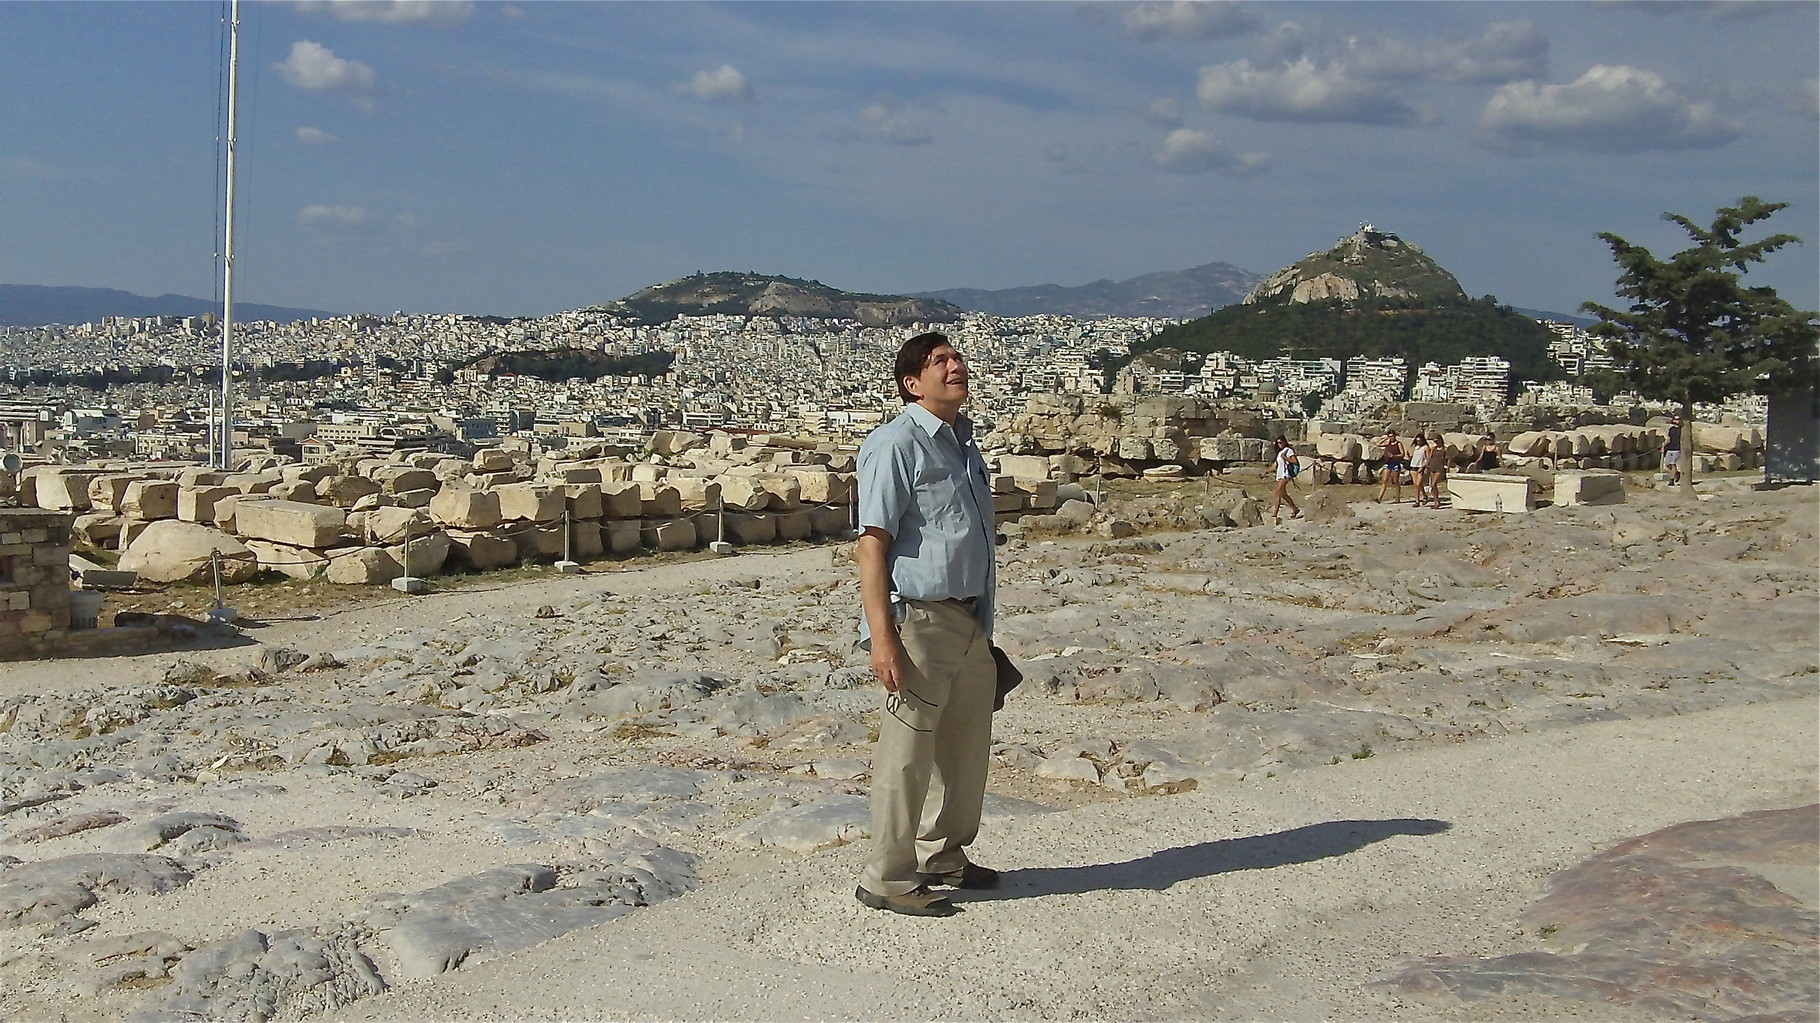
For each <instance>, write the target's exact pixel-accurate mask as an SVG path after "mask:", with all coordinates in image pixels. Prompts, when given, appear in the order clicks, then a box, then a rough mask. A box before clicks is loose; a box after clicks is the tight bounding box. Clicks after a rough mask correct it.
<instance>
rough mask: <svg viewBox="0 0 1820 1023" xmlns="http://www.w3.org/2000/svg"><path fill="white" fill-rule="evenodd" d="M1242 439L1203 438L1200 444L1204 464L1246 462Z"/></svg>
mask: <svg viewBox="0 0 1820 1023" xmlns="http://www.w3.org/2000/svg"><path fill="white" fill-rule="evenodd" d="M1243 439H1244V438H1242V437H1230V436H1228V437H1202V438H1201V444H1200V449H1201V450H1200V454H1201V461H1203V462H1240V461H1244V458H1245V451H1244V447H1243V445H1241V444H1240V441H1241V440H1243Z"/></svg>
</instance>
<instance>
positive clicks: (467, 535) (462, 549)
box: [445, 529, 518, 572]
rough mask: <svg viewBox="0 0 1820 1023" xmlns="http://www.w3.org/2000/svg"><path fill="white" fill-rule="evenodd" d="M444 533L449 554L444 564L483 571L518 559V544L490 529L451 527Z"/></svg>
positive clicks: (500, 566)
mask: <svg viewBox="0 0 1820 1023" xmlns="http://www.w3.org/2000/svg"><path fill="white" fill-rule="evenodd" d="M446 535H447V536H448V538H449V556H448V561H447V562H446V563H445V564H448V565H455V566H459V567H463V568H469V569H473V570H474V571H477V572H484V571H486V570H488V569H493V568H504V567H506V566H507V565H511V564H515V563H517V561H518V544H516V543H514V542H513V541H512V540H511V539H509V538H508V537H504V536H501V535H499V534H497V533H495V532H493V531H491V530H466V529H451V530H448V531H447V534H446Z"/></svg>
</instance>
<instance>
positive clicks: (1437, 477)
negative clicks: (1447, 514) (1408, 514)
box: [1416, 433, 1447, 508]
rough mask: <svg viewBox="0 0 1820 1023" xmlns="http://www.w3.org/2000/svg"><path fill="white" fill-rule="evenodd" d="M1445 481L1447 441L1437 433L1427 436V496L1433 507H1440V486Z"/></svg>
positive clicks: (1419, 502)
mask: <svg viewBox="0 0 1820 1023" xmlns="http://www.w3.org/2000/svg"><path fill="white" fill-rule="evenodd" d="M1446 483H1447V442H1446V441H1445V440H1443V439H1441V435H1440V434H1438V433H1437V434H1433V435H1431V436H1430V437H1429V438H1428V496H1429V497H1430V498H1431V499H1432V506H1433V507H1436V508H1439V507H1441V487H1442V486H1444V485H1445V484H1446ZM1416 503H1417V504H1421V503H1422V502H1421V501H1417V502H1416Z"/></svg>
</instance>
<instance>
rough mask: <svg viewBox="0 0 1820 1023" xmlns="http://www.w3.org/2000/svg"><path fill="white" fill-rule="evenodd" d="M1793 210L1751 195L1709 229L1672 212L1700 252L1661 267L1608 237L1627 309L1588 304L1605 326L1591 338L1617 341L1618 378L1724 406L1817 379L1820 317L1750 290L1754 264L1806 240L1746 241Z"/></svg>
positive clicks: (1649, 392)
mask: <svg viewBox="0 0 1820 1023" xmlns="http://www.w3.org/2000/svg"><path fill="white" fill-rule="evenodd" d="M1787 206H1788V204H1787V203H1780V202H1775V203H1766V202H1764V201H1763V200H1761V199H1759V198H1757V197H1756V196H1754V195H1747V196H1745V197H1744V198H1743V199H1740V200H1739V201H1738V205H1737V206H1727V207H1724V208H1722V209H1720V210H1719V212H1718V214H1717V216H1716V217H1715V218H1714V219H1713V223H1712V226H1711V227H1701V226H1700V225H1698V224H1695V223H1694V222H1693V221H1691V220H1689V219H1687V218H1686V217H1683V216H1681V215H1679V214H1676V213H1664V214H1663V215H1662V218H1663V219H1664V220H1668V221H1671V222H1672V223H1674V224H1677V225H1679V226H1680V227H1681V229H1682V230H1683V231H1686V232H1687V235H1688V237H1689V238H1691V239H1693V241H1694V244H1693V245H1691V246H1689V247H1688V248H1685V249H1682V250H1681V251H1680V252H1677V253H1675V254H1674V255H1673V256H1670V257H1669V258H1668V259H1667V260H1666V261H1664V260H1660V259H1657V258H1656V257H1655V256H1654V255H1652V254H1651V253H1650V251H1649V250H1648V249H1646V248H1644V247H1642V246H1641V245H1632V244H1631V243H1630V242H1628V241H1625V240H1624V239H1623V238H1620V237H1618V236H1617V235H1615V234H1612V233H1610V232H1602V233H1601V234H1600V235H1599V237H1600V238H1601V239H1603V240H1604V242H1605V244H1607V245H1609V246H1610V247H1611V252H1612V258H1613V259H1615V260H1616V261H1617V263H1618V267H1619V273H1618V285H1617V294H1618V296H1619V297H1620V298H1625V299H1629V300H1630V305H1629V306H1628V307H1626V308H1625V309H1622V310H1619V309H1611V308H1607V307H1605V306H1602V305H1599V304H1598V303H1596V302H1588V303H1586V304H1585V306H1583V307H1582V308H1584V310H1585V311H1586V312H1588V313H1591V314H1593V315H1594V316H1597V317H1598V318H1599V321H1600V322H1599V323H1598V324H1596V325H1594V326H1593V328H1592V333H1594V334H1597V335H1599V336H1600V337H1604V338H1607V339H1609V344H1608V350H1609V351H1610V353H1611V354H1612V356H1613V357H1614V358H1615V359H1616V360H1617V361H1618V363H1619V365H1620V367H1622V368H1621V369H1620V370H1619V373H1620V375H1621V376H1622V377H1623V379H1624V380H1625V381H1626V382H1627V383H1628V384H1629V385H1630V386H1631V387H1633V388H1635V389H1636V391H1637V393H1639V394H1641V395H1643V396H1644V397H1645V398H1654V399H1657V400H1659V401H1676V402H1680V403H1681V405H1682V407H1683V411H1684V412H1686V413H1688V414H1691V413H1692V411H1693V403H1694V402H1712V401H1721V400H1723V399H1725V398H1726V397H1728V396H1730V395H1733V394H1740V393H1743V392H1747V391H1752V390H1757V389H1761V388H1766V387H1773V386H1776V385H1778V384H1783V383H1786V382H1788V381H1789V380H1790V379H1793V378H1795V377H1797V376H1798V375H1799V374H1801V373H1808V372H1812V369H1813V367H1812V359H1813V352H1814V343H1815V339H1816V331H1815V318H1816V314H1815V313H1813V312H1808V311H1805V310H1800V309H1796V308H1795V307H1794V306H1792V305H1790V304H1789V303H1788V302H1787V301H1786V300H1784V299H1783V298H1782V297H1781V296H1780V295H1778V294H1776V290H1775V289H1774V288H1768V287H1762V288H1750V287H1745V286H1744V283H1743V280H1742V278H1743V276H1744V274H1745V272H1746V271H1748V270H1749V269H1750V266H1751V264H1753V263H1761V262H1763V261H1764V259H1765V258H1766V257H1767V256H1768V255H1769V254H1770V253H1772V252H1775V251H1776V250H1777V249H1780V248H1782V247H1783V246H1785V245H1788V244H1790V243H1794V242H1799V241H1800V240H1801V239H1799V238H1797V237H1795V236H1794V235H1792V234H1773V235H1770V236H1768V237H1766V238H1760V239H1758V240H1756V241H1753V242H1746V241H1744V240H1742V238H1741V237H1740V235H1741V233H1742V232H1743V231H1744V230H1745V229H1746V228H1748V227H1750V226H1751V225H1753V224H1756V223H1758V222H1760V221H1763V220H1766V219H1768V218H1769V217H1770V216H1771V215H1772V214H1774V213H1775V212H1776V211H1777V210H1781V209H1784V208H1786V207H1787Z"/></svg>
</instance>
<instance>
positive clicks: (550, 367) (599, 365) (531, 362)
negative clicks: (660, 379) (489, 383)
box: [481, 348, 676, 381]
mask: <svg viewBox="0 0 1820 1023" xmlns="http://www.w3.org/2000/svg"><path fill="white" fill-rule="evenodd" d="M675 361H676V353H675V352H664V351H657V352H640V353H639V354H637V355H608V354H606V353H604V352H595V351H589V350H587V349H583V348H558V349H552V350H549V351H524V352H505V353H503V354H500V355H495V356H490V357H489V358H487V359H483V360H481V363H483V364H489V366H490V371H491V372H493V373H517V374H519V375H521V376H534V377H537V378H539V379H542V380H551V381H561V380H568V379H571V378H574V377H580V378H582V379H583V380H597V379H599V378H601V377H630V376H662V375H664V374H665V373H668V372H670V364H671V363H673V362H675Z"/></svg>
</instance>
